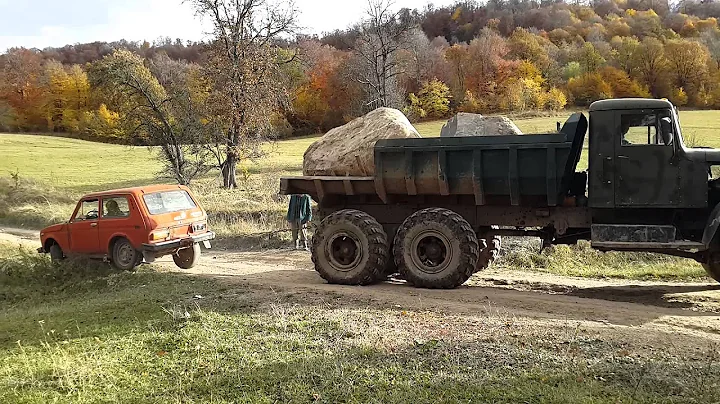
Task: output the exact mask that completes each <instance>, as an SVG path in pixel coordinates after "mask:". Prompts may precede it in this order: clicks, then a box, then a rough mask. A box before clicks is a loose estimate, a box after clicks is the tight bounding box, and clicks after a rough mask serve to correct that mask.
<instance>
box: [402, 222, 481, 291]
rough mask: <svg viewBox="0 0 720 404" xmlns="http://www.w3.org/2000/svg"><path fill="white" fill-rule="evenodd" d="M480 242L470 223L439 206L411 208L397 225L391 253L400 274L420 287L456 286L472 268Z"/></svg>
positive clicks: (460, 283)
mask: <svg viewBox="0 0 720 404" xmlns="http://www.w3.org/2000/svg"><path fill="white" fill-rule="evenodd" d="M479 253H480V246H479V243H478V239H477V236H476V235H475V232H474V231H473V229H472V227H471V226H470V224H469V223H468V222H467V221H466V220H465V219H463V217H462V216H460V215H459V214H457V213H455V212H453V211H451V210H448V209H441V208H429V209H423V210H421V211H418V212H415V213H414V214H412V215H411V216H410V217H408V218H407V219H405V221H404V222H403V224H402V225H401V226H400V229H399V230H398V232H397V234H396V236H395V242H394V246H393V256H394V258H395V263H396V264H397V267H398V270H399V272H400V274H401V275H402V276H403V277H404V278H405V279H406V280H407V281H408V282H410V283H411V284H413V285H414V286H417V287H421V288H433V289H439V288H442V289H450V288H456V287H458V286H460V285H462V284H463V283H465V281H467V280H468V278H470V276H471V275H472V274H473V273H474V272H475V266H476V265H477V261H478V256H479Z"/></svg>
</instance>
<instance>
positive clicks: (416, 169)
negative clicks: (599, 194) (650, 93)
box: [375, 114, 587, 206]
mask: <svg viewBox="0 0 720 404" xmlns="http://www.w3.org/2000/svg"><path fill="white" fill-rule="evenodd" d="M586 130H587V120H586V119H585V117H584V116H583V115H582V114H574V115H573V116H571V118H570V119H568V121H567V122H566V123H565V126H564V127H563V129H562V130H561V132H560V133H557V134H542V135H523V136H487V137H484V136H477V137H458V138H434V139H391V140H382V141H378V142H377V144H376V146H375V185H376V189H377V190H378V194H379V195H381V196H383V195H473V196H474V200H475V204H476V205H486V204H503V205H512V206H518V205H521V204H537V203H538V201H540V202H539V203H540V204H546V205H547V206H557V205H558V204H559V203H561V202H562V197H563V196H564V194H565V192H566V191H567V187H568V186H569V177H570V176H571V175H572V173H573V172H574V171H575V169H576V167H577V162H578V161H579V159H580V153H581V152H582V143H583V140H584V135H585V131H586ZM531 201H532V202H531Z"/></svg>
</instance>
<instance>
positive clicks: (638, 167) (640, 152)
mask: <svg viewBox="0 0 720 404" xmlns="http://www.w3.org/2000/svg"><path fill="white" fill-rule="evenodd" d="M665 114H666V112H664V111H662V110H637V111H624V112H623V113H622V114H621V115H620V119H619V122H617V123H619V127H617V130H618V132H617V133H618V136H617V138H616V140H615V206H626V207H632V206H642V207H647V206H655V207H676V206H677V205H678V203H679V202H680V192H679V191H680V189H679V168H678V162H677V161H676V159H674V158H673V156H674V145H673V141H672V139H673V137H672V134H670V136H663V133H662V129H661V125H660V119H661V118H663V117H664V115H665ZM666 142H667V144H666Z"/></svg>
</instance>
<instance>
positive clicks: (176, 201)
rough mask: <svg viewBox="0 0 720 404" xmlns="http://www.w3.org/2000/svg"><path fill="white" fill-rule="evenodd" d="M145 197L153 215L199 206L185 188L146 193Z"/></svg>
mask: <svg viewBox="0 0 720 404" xmlns="http://www.w3.org/2000/svg"><path fill="white" fill-rule="evenodd" d="M143 199H144V200H145V205H146V206H147V208H148V210H149V211H150V214H151V215H161V214H163V213H170V212H178V211H181V210H187V209H192V208H195V207H196V206H197V205H195V202H194V201H193V200H192V198H191V197H190V195H189V194H188V193H187V191H183V190H177V191H164V192H155V193H152V194H146V195H143Z"/></svg>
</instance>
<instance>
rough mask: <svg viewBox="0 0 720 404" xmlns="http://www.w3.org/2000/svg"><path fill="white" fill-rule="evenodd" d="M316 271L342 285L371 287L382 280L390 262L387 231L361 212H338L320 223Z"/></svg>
mask: <svg viewBox="0 0 720 404" xmlns="http://www.w3.org/2000/svg"><path fill="white" fill-rule="evenodd" d="M312 243H313V248H312V261H313V263H315V270H316V271H317V272H318V273H319V274H320V276H321V277H322V278H323V279H325V280H326V281H328V283H335V284H340V285H368V284H370V283H373V282H377V281H378V280H381V279H383V278H382V276H383V273H384V271H385V268H386V267H387V261H388V259H389V255H390V252H389V247H388V240H387V235H386V234H385V230H383V227H382V226H381V225H380V223H378V222H377V220H375V219H374V218H373V217H372V216H370V215H368V214H367V213H365V212H361V211H359V210H352V209H346V210H341V211H338V212H335V213H333V214H331V215H329V216H327V217H326V218H325V219H323V220H322V222H320V225H319V226H318V228H317V230H316V231H315V235H314V236H313V240H312Z"/></svg>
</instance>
